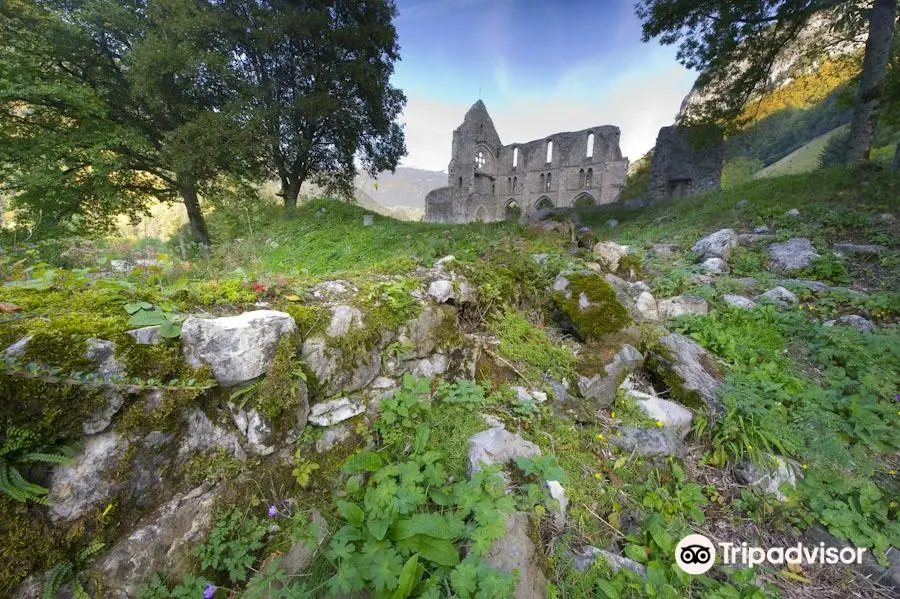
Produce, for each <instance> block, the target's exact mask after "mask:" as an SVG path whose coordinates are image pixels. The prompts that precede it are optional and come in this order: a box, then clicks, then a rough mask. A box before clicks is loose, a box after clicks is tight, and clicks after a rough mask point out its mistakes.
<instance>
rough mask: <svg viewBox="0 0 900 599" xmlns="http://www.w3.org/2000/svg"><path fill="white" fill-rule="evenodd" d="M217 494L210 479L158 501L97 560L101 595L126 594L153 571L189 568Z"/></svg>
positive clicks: (209, 523) (201, 539) (206, 526)
mask: <svg viewBox="0 0 900 599" xmlns="http://www.w3.org/2000/svg"><path fill="white" fill-rule="evenodd" d="M216 495H217V489H216V487H214V486H212V485H211V484H210V483H204V484H203V485H201V486H199V487H197V488H195V489H193V490H192V491H189V492H187V493H185V494H183V495H178V496H176V497H175V498H173V499H172V500H170V501H168V502H167V503H165V504H164V505H162V506H161V507H160V508H159V509H158V510H156V512H155V513H154V514H153V515H151V516H150V517H149V518H147V519H146V520H145V521H144V522H142V523H141V524H140V525H139V526H138V527H137V528H136V529H135V530H134V531H132V532H131V534H130V535H128V537H126V538H125V539H123V540H121V541H119V542H118V543H116V544H115V545H114V546H113V547H112V549H110V551H109V552H108V553H107V554H106V555H105V556H103V558H102V559H100V561H99V562H98V564H97V570H98V571H99V572H100V573H101V575H102V576H103V581H104V584H105V586H106V589H107V593H106V594H105V595H104V596H105V597H116V598H122V599H125V598H130V597H134V596H135V590H136V588H137V587H138V585H140V584H141V583H144V582H146V581H147V580H149V578H150V577H151V576H152V575H153V574H154V573H157V572H159V573H162V574H175V575H180V574H181V573H183V572H187V571H189V570H190V568H189V565H190V563H191V561H192V557H191V551H192V550H193V549H194V548H195V547H196V546H197V545H199V544H200V543H201V542H202V541H203V540H204V539H205V538H206V535H207V532H208V531H209V528H210V526H212V519H213V508H214V506H215V499H216Z"/></svg>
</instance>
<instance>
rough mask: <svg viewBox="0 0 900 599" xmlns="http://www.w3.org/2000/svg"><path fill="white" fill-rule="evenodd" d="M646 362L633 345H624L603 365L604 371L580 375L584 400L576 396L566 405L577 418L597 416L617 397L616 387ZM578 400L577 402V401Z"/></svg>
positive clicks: (587, 418)
mask: <svg viewBox="0 0 900 599" xmlns="http://www.w3.org/2000/svg"><path fill="white" fill-rule="evenodd" d="M643 363H644V356H643V355H642V354H641V352H639V351H638V350H637V349H635V348H634V347H633V346H631V345H628V344H625V345H623V346H622V347H621V348H620V349H619V350H618V351H617V352H616V353H615V355H614V356H613V358H612V361H611V362H610V363H609V364H606V365H605V366H604V367H603V370H604V372H603V373H602V374H597V375H594V376H590V377H588V376H581V375H579V376H578V391H579V393H580V394H581V397H582V398H583V399H584V401H583V402H577V400H575V399H574V398H572V399H571V401H570V402H569V403H568V404H567V405H566V406H565V408H566V409H567V411H569V412H570V413H572V414H573V416H574V417H575V418H576V420H579V421H582V422H587V421H591V420H593V419H594V418H595V415H596V412H597V410H600V409H603V408H606V407H608V406H609V405H611V404H612V402H613V401H614V400H615V398H616V389H618V387H619V385H620V384H621V383H622V380H623V379H624V378H625V377H626V376H627V375H628V374H629V373H631V372H633V371H634V370H636V369H638V368H640V366H641V365H642V364H643ZM576 402H577V403H576Z"/></svg>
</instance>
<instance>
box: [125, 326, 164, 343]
mask: <svg viewBox="0 0 900 599" xmlns="http://www.w3.org/2000/svg"><path fill="white" fill-rule="evenodd" d="M125 332H126V333H127V334H129V335H131V336H132V337H133V338H134V342H135V343H137V344H138V345H159V344H160V343H161V342H162V340H163V337H162V335H161V334H160V326H159V325H153V326H152V327H141V328H140V329H131V330H130V331H125Z"/></svg>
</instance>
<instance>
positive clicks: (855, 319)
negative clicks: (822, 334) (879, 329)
mask: <svg viewBox="0 0 900 599" xmlns="http://www.w3.org/2000/svg"><path fill="white" fill-rule="evenodd" d="M836 325H845V326H848V327H853V328H854V329H856V330H857V331H859V332H860V333H869V332H872V331H874V330H875V325H873V324H872V321H871V320H867V319H865V318H863V317H862V316H859V315H857V314H848V315H846V316H841V317H839V318H837V319H835V320H826V321H825V322H823V323H822V326H823V327H833V326H836Z"/></svg>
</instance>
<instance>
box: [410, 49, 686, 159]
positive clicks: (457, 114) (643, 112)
mask: <svg viewBox="0 0 900 599" xmlns="http://www.w3.org/2000/svg"><path fill="white" fill-rule="evenodd" d="M648 58H650V57H648ZM652 63H655V64H654V66H655V67H656V68H647V69H643V70H642V69H640V68H632V69H631V70H629V71H628V72H625V73H622V74H621V75H619V76H618V77H616V78H615V79H613V80H610V79H609V77H608V73H607V75H606V76H605V77H601V76H600V73H599V71H600V70H601V69H603V68H604V66H603V65H600V64H594V65H593V66H592V65H591V63H589V62H588V63H583V64H578V65H573V67H572V68H571V69H570V70H569V71H567V72H565V73H563V74H562V75H561V76H560V78H559V82H558V84H557V85H556V86H555V88H554V89H550V90H544V91H543V92H538V91H537V90H534V89H530V90H528V91H526V90H523V89H520V90H517V89H512V88H511V87H510V83H509V81H510V78H509V77H508V73H507V69H506V68H505V67H506V65H505V64H504V63H503V61H502V60H497V61H496V62H495V64H494V73H495V77H496V79H497V82H496V83H498V88H499V90H500V93H501V95H502V97H501V98H500V99H499V101H497V102H495V103H494V105H493V106H492V102H491V98H490V97H485V98H484V101H485V104H486V105H487V107H488V111H489V112H490V113H491V116H492V117H493V119H494V124H495V125H496V127H497V131H498V133H499V134H500V138H501V140H502V141H503V143H504V144H509V143H512V142H525V141H530V140H533V139H539V138H541V137H544V136H546V135H548V134H551V133H555V132H559V131H573V130H578V129H584V128H587V127H590V126H592V125H616V126H618V127H619V128H620V129H621V131H622V138H621V146H622V153H623V154H624V155H626V156H628V158H629V159H631V160H632V161H634V160H636V159H638V158H640V157H641V156H642V155H643V154H644V153H645V152H646V151H647V150H649V149H650V148H652V147H653V144H654V143H655V141H656V134H657V132H658V131H659V128H660V127H663V126H665V125H670V124H672V122H673V121H674V118H675V114H676V113H677V112H678V108H679V106H680V104H681V101H682V99H683V98H684V96H685V95H686V94H687V92H688V91H689V90H690V87H691V84H692V82H693V75H692V74H691V73H689V72H687V71H685V70H684V69H683V68H682V67H681V66H680V65H678V64H677V63H675V61H674V60H671V61H664V62H663V63H662V64H660V62H657V61H652ZM408 96H409V102H408V104H407V107H406V110H405V111H404V121H405V123H406V145H407V148H408V150H409V155H408V156H407V157H406V158H405V159H404V161H403V164H404V165H406V166H413V167H418V168H425V169H432V170H445V169H446V168H447V163H448V162H449V161H450V144H451V141H452V135H453V130H454V129H455V128H456V127H457V126H459V124H460V122H461V121H462V118H463V116H464V115H465V112H466V110H468V108H469V106H470V105H471V104H472V102H474V101H475V100H476V99H477V98H473V99H472V101H471V102H468V103H465V104H463V103H460V102H450V101H444V100H440V99H436V98H432V97H429V96H425V95H422V94H421V93H418V92H417V91H412V90H410V91H409V92H408ZM586 98H589V99H586Z"/></svg>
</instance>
